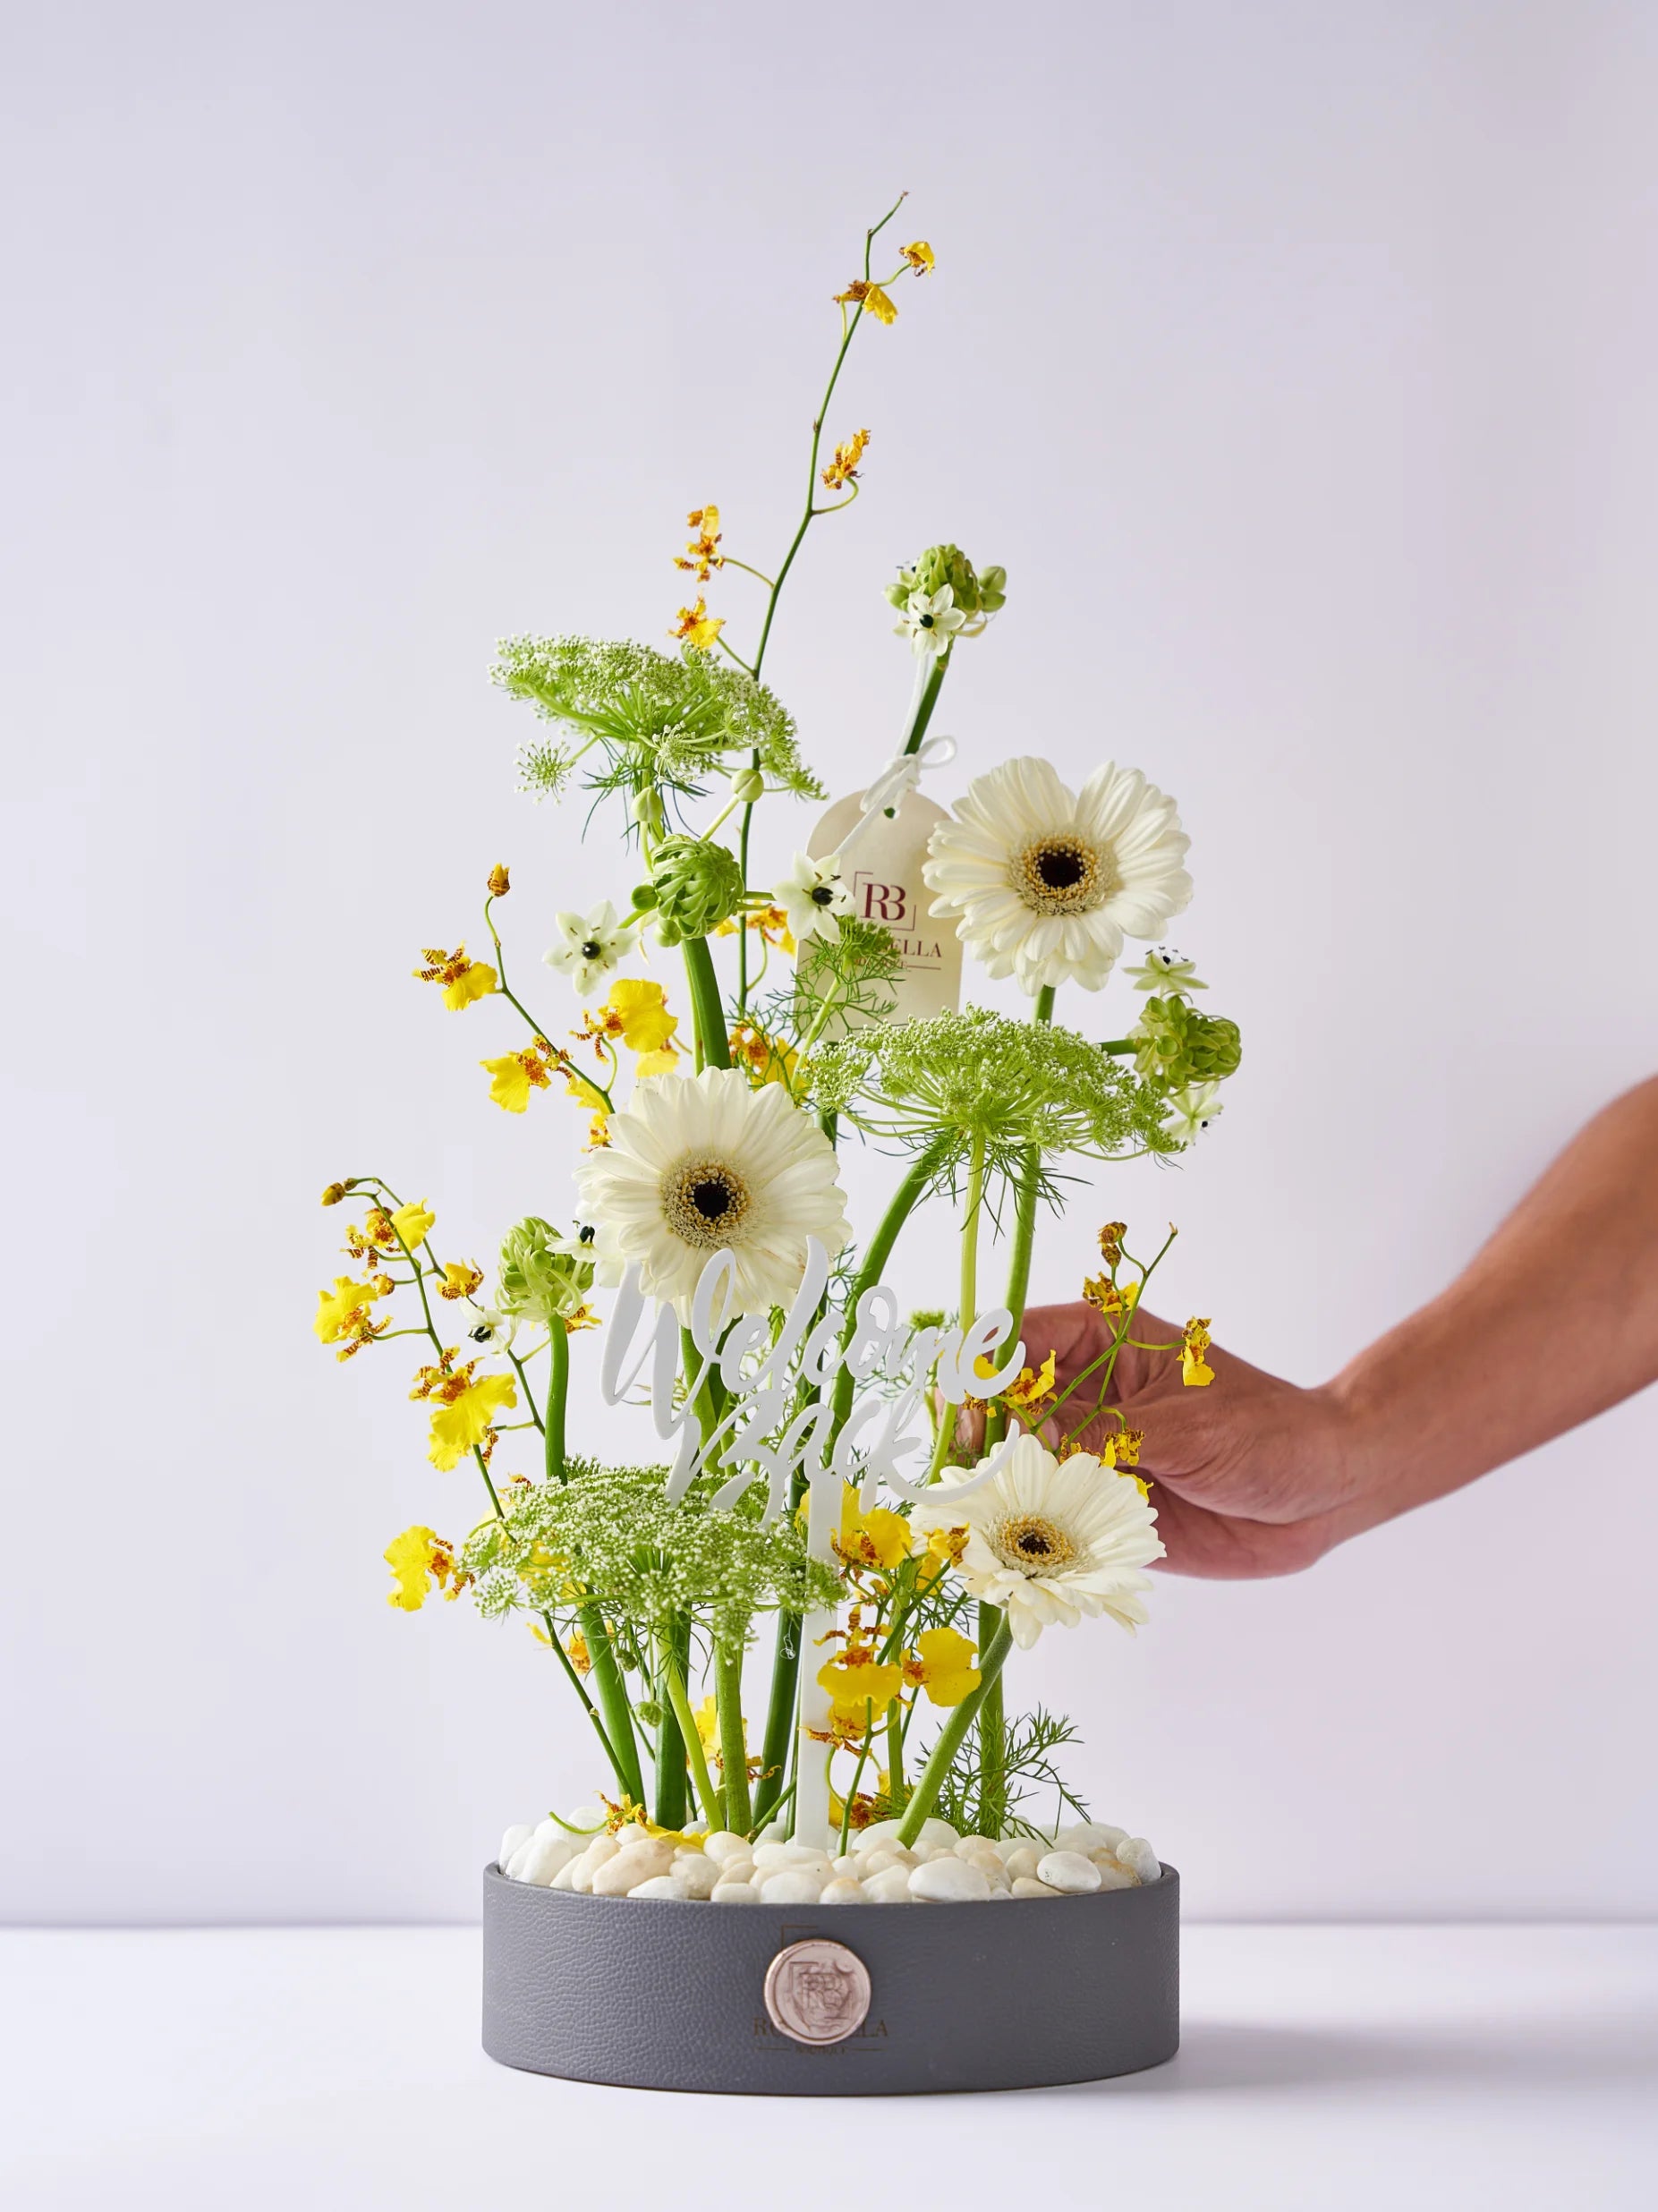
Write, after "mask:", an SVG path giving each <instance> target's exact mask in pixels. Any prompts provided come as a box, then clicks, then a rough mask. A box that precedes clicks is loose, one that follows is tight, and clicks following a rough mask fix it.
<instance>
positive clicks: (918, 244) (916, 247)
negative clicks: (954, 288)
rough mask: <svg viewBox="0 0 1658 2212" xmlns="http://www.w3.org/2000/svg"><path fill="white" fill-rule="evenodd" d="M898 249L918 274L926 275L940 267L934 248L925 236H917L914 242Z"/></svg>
mask: <svg viewBox="0 0 1658 2212" xmlns="http://www.w3.org/2000/svg"><path fill="white" fill-rule="evenodd" d="M898 251H900V252H901V253H902V254H903V256H904V258H905V259H906V261H907V262H908V263H909V265H910V267H911V268H913V269H914V272H915V274H916V275H917V276H928V275H930V274H931V271H932V270H933V269H934V268H937V267H938V262H937V260H936V259H935V257H934V254H933V251H932V248H931V246H930V245H929V244H928V243H927V241H926V240H925V239H924V238H917V239H916V240H915V241H914V243H913V244H911V245H907V246H901V247H900V248H899V249H898Z"/></svg>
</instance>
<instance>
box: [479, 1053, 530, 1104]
mask: <svg viewBox="0 0 1658 2212" xmlns="http://www.w3.org/2000/svg"><path fill="white" fill-rule="evenodd" d="M478 1065H479V1066H480V1068H482V1069H483V1071H484V1073H485V1075H487V1076H489V1096H490V1097H491V1098H492V1099H493V1100H494V1101H495V1102H496V1104H497V1106H502V1107H505V1108H506V1111H507V1112H508V1113H509V1114H521V1113H523V1110H524V1108H525V1107H526V1106H527V1105H528V1104H529V1103H530V1070H529V1069H528V1068H526V1067H525V1066H524V1064H523V1057H522V1056H521V1055H520V1054H519V1053H517V1052H506V1053H503V1054H502V1056H501V1058H500V1059H487V1060H480V1061H479V1063H478Z"/></svg>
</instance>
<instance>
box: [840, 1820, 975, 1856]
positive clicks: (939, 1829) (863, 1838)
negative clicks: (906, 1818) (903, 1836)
mask: <svg viewBox="0 0 1658 2212" xmlns="http://www.w3.org/2000/svg"><path fill="white" fill-rule="evenodd" d="M903 1825H904V1823H903V1821H902V1819H901V1818H899V1819H894V1820H875V1821H872V1822H871V1823H870V1825H869V1826H868V1827H867V1828H861V1829H860V1830H859V1831H858V1833H857V1834H856V1835H855V1836H854V1837H853V1839H852V1848H853V1850H855V1851H858V1852H863V1851H872V1850H874V1849H875V1847H876V1845H877V1844H878V1843H894V1842H897V1834H898V1830H899V1829H900V1828H901V1827H902V1826H903ZM960 1840H961V1839H960V1837H959V1836H958V1835H957V1832H956V1830H955V1829H954V1828H952V1827H951V1825H950V1824H949V1822H948V1820H923V1822H922V1824H921V1833H920V1834H919V1835H918V1836H917V1837H916V1839H915V1841H916V1842H917V1843H952V1844H953V1843H957V1842H960Z"/></svg>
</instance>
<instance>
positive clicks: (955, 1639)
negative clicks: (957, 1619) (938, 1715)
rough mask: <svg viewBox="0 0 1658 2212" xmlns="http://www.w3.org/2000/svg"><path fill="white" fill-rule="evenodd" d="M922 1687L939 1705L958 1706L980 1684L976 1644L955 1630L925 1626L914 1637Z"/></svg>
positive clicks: (935, 1703) (934, 1702) (932, 1700)
mask: <svg viewBox="0 0 1658 2212" xmlns="http://www.w3.org/2000/svg"><path fill="white" fill-rule="evenodd" d="M915 1646H916V1650H917V1651H918V1652H919V1654H920V1656H921V1666H920V1669H919V1672H920V1675H921V1681H922V1687H923V1689H925V1691H926V1693H927V1696H928V1697H929V1698H930V1699H931V1702H932V1703H933V1704H934V1705H936V1706H958V1705H959V1704H960V1703H961V1701H962V1699H963V1698H964V1697H971V1696H972V1695H973V1693H974V1690H975V1689H977V1688H978V1687H979V1670H978V1668H977V1667H975V1666H974V1663H973V1654H974V1646H973V1645H972V1644H971V1643H969V1641H968V1640H967V1638H965V1636H960V1635H958V1634H957V1631H956V1630H955V1629H923V1632H922V1634H921V1635H920V1636H918V1637H917V1638H916V1639H915Z"/></svg>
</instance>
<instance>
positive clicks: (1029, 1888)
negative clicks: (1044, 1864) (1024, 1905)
mask: <svg viewBox="0 0 1658 2212" xmlns="http://www.w3.org/2000/svg"><path fill="white" fill-rule="evenodd" d="M1013 1894H1014V1896H1016V1897H1058V1896H1059V1894H1060V1892H1059V1890H1057V1889H1050V1888H1049V1886H1048V1884H1047V1883H1046V1882H1039V1881H1038V1880H1037V1879H1036V1877H1035V1876H1034V1875H1029V1874H1021V1875H1016V1876H1015V1877H1014V1884H1013Z"/></svg>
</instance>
